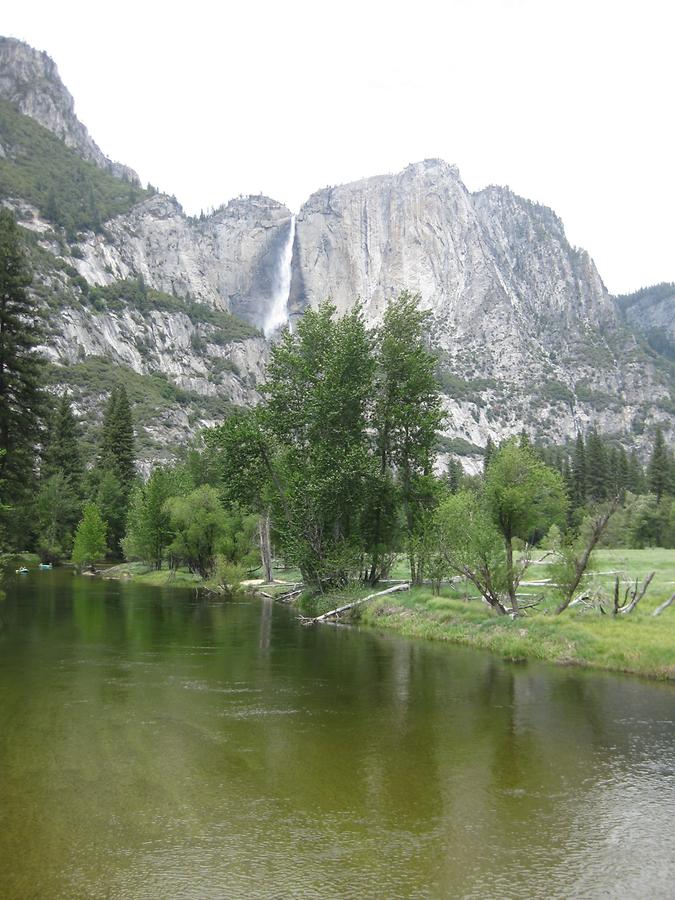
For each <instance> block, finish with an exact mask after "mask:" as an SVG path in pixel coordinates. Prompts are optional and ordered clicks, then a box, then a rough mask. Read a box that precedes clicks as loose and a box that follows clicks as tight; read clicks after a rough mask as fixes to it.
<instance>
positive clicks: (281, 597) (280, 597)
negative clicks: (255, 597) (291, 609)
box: [274, 584, 304, 603]
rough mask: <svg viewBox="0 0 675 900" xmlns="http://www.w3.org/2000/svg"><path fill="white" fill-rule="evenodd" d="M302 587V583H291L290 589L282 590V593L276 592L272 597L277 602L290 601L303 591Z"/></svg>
mask: <svg viewBox="0 0 675 900" xmlns="http://www.w3.org/2000/svg"><path fill="white" fill-rule="evenodd" d="M303 590H304V587H303V585H302V584H300V585H295V584H293V585H291V589H290V591H284V593H283V594H276V595H275V597H274V599H275V600H276V602H277V603H290V602H291V600H294V599H295V597H299V596H300V594H301V593H302V592H303Z"/></svg>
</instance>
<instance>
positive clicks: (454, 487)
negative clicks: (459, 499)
mask: <svg viewBox="0 0 675 900" xmlns="http://www.w3.org/2000/svg"><path fill="white" fill-rule="evenodd" d="M463 475H464V469H463V468H462V464H461V462H459V460H457V459H454V458H452V457H451V458H450V460H449V461H448V472H447V475H446V480H447V484H448V489H449V490H450V493H451V494H456V493H457V492H458V491H459V489H460V487H461V485H462V477H463Z"/></svg>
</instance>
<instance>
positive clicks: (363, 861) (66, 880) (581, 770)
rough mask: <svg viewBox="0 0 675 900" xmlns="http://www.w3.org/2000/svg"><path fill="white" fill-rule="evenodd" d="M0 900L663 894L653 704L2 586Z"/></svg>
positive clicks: (403, 653) (145, 596)
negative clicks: (0, 898) (35, 899)
mask: <svg viewBox="0 0 675 900" xmlns="http://www.w3.org/2000/svg"><path fill="white" fill-rule="evenodd" d="M5 589H6V591H7V597H6V598H5V600H4V601H2V603H0V897H2V898H3V900H14V898H49V900H52V898H60V897H77V898H80V897H82V898H85V897H86V898H89V897H91V898H99V897H101V898H127V897H129V898H153V900H154V898H183V897H184V898H200V900H201V898H205V900H206V898H232V897H270V898H273V897H274V898H281V897H284V898H285V897H303V898H304V897H307V898H310V897H311V898H314V897H316V898H329V897H336V898H351V897H354V898H362V897H383V898H396V897H469V898H488V897H489V898H502V897H503V898H511V897H518V898H529V897H532V898H535V897H536V898H543V897H546V898H554V897H560V898H563V897H564V898H569V897H589V898H591V897H592V898H595V897H603V898H604V897H617V898H618V897H621V898H626V897H640V898H642V897H649V898H656V897H669V896H670V897H672V896H673V886H674V885H675V855H674V853H673V848H674V844H673V823H674V822H675V790H674V788H675V774H674V773H675V727H674V725H673V712H674V709H675V690H674V688H673V686H672V685H665V684H657V683H648V682H644V681H640V680H638V679H635V678H629V677H620V676H609V675H603V674H598V673H591V672H583V671H578V670H573V669H556V668H552V667H550V668H549V667H547V666H544V665H538V664H528V665H522V666H517V665H512V664H507V663H503V662H501V661H500V660H497V659H495V658H494V657H491V656H489V655H487V654H481V653H477V652H475V651H471V650H466V649H463V648H455V647H451V646H444V645H437V644H431V643H425V642H422V641H418V642H414V641H408V640H404V639H400V638H397V637H389V636H381V635H378V634H375V633H372V632H368V631H360V630H355V629H348V628H336V627H330V626H325V627H314V628H303V627H302V626H300V625H299V624H298V623H297V621H296V620H295V618H294V614H293V612H292V611H291V610H289V609H286V608H284V607H280V606H275V605H272V604H271V603H269V602H261V601H258V600H244V601H241V602H213V601H212V600H205V599H199V598H198V597H196V596H195V595H194V593H193V592H190V591H185V590H160V589H158V588H151V587H143V586H139V585H133V584H119V583H117V582H113V581H98V580H92V579H87V578H84V577H80V576H76V575H73V574H72V573H71V572H69V571H55V572H35V573H31V574H29V575H27V576H16V577H15V576H11V577H10V578H9V579H8V580H7V582H6V584H5Z"/></svg>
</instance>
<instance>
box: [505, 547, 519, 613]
mask: <svg viewBox="0 0 675 900" xmlns="http://www.w3.org/2000/svg"><path fill="white" fill-rule="evenodd" d="M504 543H505V545H506V581H507V588H508V591H509V600H510V602H511V609H512V610H513V611H514V612H515V613H517V612H518V598H517V597H516V586H515V584H514V578H513V541H512V540H511V536H510V535H509V536H508V537H505V538H504Z"/></svg>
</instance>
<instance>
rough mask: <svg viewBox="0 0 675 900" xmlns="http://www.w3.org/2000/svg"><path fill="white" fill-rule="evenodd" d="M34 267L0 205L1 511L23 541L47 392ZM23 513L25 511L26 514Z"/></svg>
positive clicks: (10, 532)
mask: <svg viewBox="0 0 675 900" xmlns="http://www.w3.org/2000/svg"><path fill="white" fill-rule="evenodd" d="M31 281H32V275H31V272H30V268H29V265H28V262H27V259H26V256H25V253H24V251H23V248H22V246H21V238H20V233H19V229H18V227H17V224H16V221H15V219H14V216H13V215H12V214H11V213H10V212H9V210H7V209H0V479H1V480H3V481H4V487H3V501H4V502H5V503H7V504H9V506H10V507H13V508H10V509H4V510H3V511H2V512H1V513H0V515H1V518H2V524H3V526H4V528H5V530H6V535H5V538H6V540H7V541H8V543H10V544H13V543H14V542H15V541H16V540H24V541H25V527H26V524H27V523H26V522H25V521H24V522H23V523H22V526H21V527H19V524H18V522H19V520H20V519H21V517H22V515H24V514H25V513H26V511H27V509H28V504H27V502H26V501H27V490H28V488H29V485H30V484H31V482H32V481H33V474H34V471H35V463H36V456H37V452H36V448H37V444H38V442H39V440H40V437H41V426H42V418H43V414H44V395H43V392H42V388H41V381H42V379H41V371H40V357H39V356H38V354H37V353H36V347H37V345H38V344H39V343H40V338H41V328H40V315H39V311H38V309H37V305H36V303H35V301H34V300H33V298H32V296H31V295H30V293H29V291H28V287H29V285H30V283H31ZM24 518H25V515H24Z"/></svg>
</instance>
